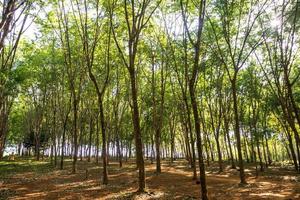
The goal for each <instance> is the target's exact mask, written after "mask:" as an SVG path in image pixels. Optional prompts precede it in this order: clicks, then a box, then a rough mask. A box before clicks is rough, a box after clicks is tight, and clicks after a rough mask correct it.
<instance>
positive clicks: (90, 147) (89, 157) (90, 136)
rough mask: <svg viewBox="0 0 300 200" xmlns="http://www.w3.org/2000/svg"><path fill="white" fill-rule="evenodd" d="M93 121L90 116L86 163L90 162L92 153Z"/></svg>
mask: <svg viewBox="0 0 300 200" xmlns="http://www.w3.org/2000/svg"><path fill="white" fill-rule="evenodd" d="M93 125H94V124H93V119H92V116H91V119H90V135H89V153H88V162H91V152H92V137H93Z"/></svg>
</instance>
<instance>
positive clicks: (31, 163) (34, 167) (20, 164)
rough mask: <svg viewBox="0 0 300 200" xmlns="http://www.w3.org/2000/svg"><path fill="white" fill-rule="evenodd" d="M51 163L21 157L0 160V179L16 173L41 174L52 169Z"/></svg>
mask: <svg viewBox="0 0 300 200" xmlns="http://www.w3.org/2000/svg"><path fill="white" fill-rule="evenodd" d="M52 169H53V167H52V165H51V164H50V163H49V162H47V160H46V161H35V160H34V159H33V158H26V159H24V158H22V159H18V158H17V159H16V160H14V161H11V160H3V161H0V179H1V178H7V177H10V176H13V175H14V174H18V173H25V172H33V173H35V174H41V173H45V172H49V171H50V170H52Z"/></svg>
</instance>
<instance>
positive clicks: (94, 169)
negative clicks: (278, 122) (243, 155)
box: [0, 159, 300, 200]
mask: <svg viewBox="0 0 300 200" xmlns="http://www.w3.org/2000/svg"><path fill="white" fill-rule="evenodd" d="M65 168H66V169H65V170H58V169H55V168H54V167H52V166H51V165H50V164H49V163H48V162H42V161H40V162H36V161H32V160H30V159H27V160H24V159H23V160H17V161H1V162H0V199H103V200H110V199H199V196H200V194H199V190H200V189H199V188H200V186H199V185H197V184H196V183H195V181H192V172H191V170H190V169H189V168H188V166H187V165H186V162H184V161H176V162H174V163H173V164H170V163H169V162H167V161H164V162H163V166H162V174H160V175H157V174H155V164H152V165H151V164H150V163H149V162H146V177H147V188H148V189H147V190H148V193H146V194H140V195H137V194H136V193H135V191H136V190H137V171H136V170H135V163H134V161H131V162H128V163H125V164H124V165H123V168H121V169H120V168H119V167H118V164H117V163H116V162H110V166H109V184H108V185H106V186H105V185H102V184H101V164H100V165H98V166H97V165H96V164H95V163H94V162H91V163H88V162H86V161H79V162H78V172H77V174H71V173H70V172H71V162H70V160H67V162H66V167H65ZM247 168H248V170H247V171H246V174H247V181H248V183H249V184H248V185H246V186H243V187H242V186H240V185H239V184H238V183H239V176H238V175H239V172H238V171H237V170H234V169H230V168H229V167H227V168H226V170H225V172H223V173H221V174H219V173H217V165H216V164H213V165H212V166H210V167H208V168H207V185H208V192H209V197H210V199H272V200H274V199H300V175H299V174H296V173H295V172H294V171H293V170H291V169H288V168H282V167H274V166H273V167H272V168H271V169H268V170H267V171H265V172H264V173H261V174H260V176H259V178H255V176H254V174H255V173H254V169H253V167H251V166H247ZM86 169H88V178H86ZM249 169H250V170H249Z"/></svg>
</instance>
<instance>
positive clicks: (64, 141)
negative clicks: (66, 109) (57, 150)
mask: <svg viewBox="0 0 300 200" xmlns="http://www.w3.org/2000/svg"><path fill="white" fill-rule="evenodd" d="M66 118H67V117H66ZM66 128H67V120H66V119H65V120H64V125H63V135H62V141H61V157H60V169H61V170H62V169H63V168H64V156H65V143H66Z"/></svg>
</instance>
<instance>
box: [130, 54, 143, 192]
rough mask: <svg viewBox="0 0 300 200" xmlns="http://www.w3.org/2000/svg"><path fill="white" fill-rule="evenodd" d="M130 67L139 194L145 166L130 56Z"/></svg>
mask: <svg viewBox="0 0 300 200" xmlns="http://www.w3.org/2000/svg"><path fill="white" fill-rule="evenodd" d="M130 66H131V68H130V69H129V75H130V83H131V95H132V106H133V113H132V120H133V128H134V133H135V134H134V135H135V146H136V162H137V168H138V170H139V192H143V191H145V188H146V181H145V165H144V157H143V144H142V134H141V128H140V114H139V108H138V101H137V89H136V77H135V73H136V72H135V69H134V56H130Z"/></svg>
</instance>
